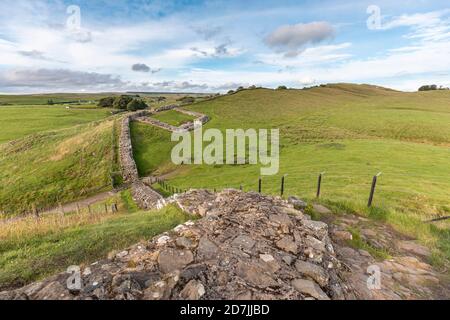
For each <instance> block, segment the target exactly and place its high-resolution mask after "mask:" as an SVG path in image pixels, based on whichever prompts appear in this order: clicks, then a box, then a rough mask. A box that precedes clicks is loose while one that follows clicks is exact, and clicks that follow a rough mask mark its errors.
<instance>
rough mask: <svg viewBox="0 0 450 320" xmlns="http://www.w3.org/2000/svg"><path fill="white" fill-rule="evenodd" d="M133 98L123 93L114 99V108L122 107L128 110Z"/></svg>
mask: <svg viewBox="0 0 450 320" xmlns="http://www.w3.org/2000/svg"><path fill="white" fill-rule="evenodd" d="M132 100H133V98H132V97H130V96H126V95H122V96H120V97H116V98H115V99H114V103H113V108H115V109H121V110H126V109H127V107H128V104H129V103H130V102H131V101H132Z"/></svg>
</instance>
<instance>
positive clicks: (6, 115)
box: [0, 105, 110, 144]
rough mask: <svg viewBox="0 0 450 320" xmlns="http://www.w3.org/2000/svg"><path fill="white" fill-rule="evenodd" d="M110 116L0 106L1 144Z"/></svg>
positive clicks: (95, 111) (56, 108) (100, 111)
mask: <svg viewBox="0 0 450 320" xmlns="http://www.w3.org/2000/svg"><path fill="white" fill-rule="evenodd" d="M109 115H110V112H109V110H105V109H92V110H85V109H78V108H74V109H66V108H65V107H62V106H30V105H27V106H18V105H15V106H0V127H1V128H2V130H1V132H0V144H1V143H4V142H7V141H11V140H16V139H20V138H23V137H25V136H28V135H30V134H33V133H38V132H42V131H48V130H57V129H62V128H69V127H72V126H75V125H79V124H83V123H88V122H93V121H98V120H101V119H104V118H106V117H108V116H109Z"/></svg>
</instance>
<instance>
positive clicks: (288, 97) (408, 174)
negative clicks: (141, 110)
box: [134, 84, 450, 260]
mask: <svg viewBox="0 0 450 320" xmlns="http://www.w3.org/2000/svg"><path fill="white" fill-rule="evenodd" d="M189 109H191V110H194V111H198V112H201V113H204V114H207V115H209V116H210V117H211V118H212V120H211V122H209V123H208V124H207V125H206V126H205V128H219V129H221V130H222V131H224V130H225V129H227V128H243V129H247V128H256V129H258V128H268V129H269V128H279V129H280V136H281V159H280V162H281V168H280V172H279V175H277V176H270V177H263V192H264V193H268V194H279V192H280V180H281V176H282V175H283V174H287V175H288V176H287V178H286V195H292V194H295V195H298V196H300V197H303V198H305V199H308V200H312V199H313V198H314V195H315V191H316V183H317V177H318V174H319V173H320V172H326V174H325V178H324V182H323V183H324V184H323V190H322V191H323V193H322V200H321V201H323V202H327V203H328V204H329V205H330V206H333V207H334V208H336V210H337V209H339V208H343V209H344V210H345V211H347V212H348V211H356V212H358V213H360V214H364V215H371V216H374V217H375V218H380V219H383V220H386V221H388V222H390V223H391V224H392V225H394V226H395V227H396V228H397V229H399V230H401V231H404V232H406V233H408V234H410V235H411V236H415V237H419V238H420V239H421V240H422V241H423V242H424V243H426V244H428V245H430V246H431V247H433V248H435V249H436V248H440V249H441V250H437V251H438V252H437V255H438V256H439V255H440V253H444V256H446V257H447V258H449V257H450V232H449V230H448V228H446V227H444V228H440V227H435V226H432V225H430V224H423V223H422V221H424V220H426V219H429V218H431V217H435V216H437V215H448V213H449V212H450V203H449V199H450V179H449V177H450V94H449V93H448V92H421V93H402V92H396V91H392V90H387V89H383V88H378V87H372V86H364V85H362V86H356V85H346V84H342V85H330V86H328V87H326V88H323V87H321V88H314V89H310V90H275V91H274V90H268V89H255V90H244V91H242V92H239V93H237V94H234V95H228V96H224V97H221V98H218V99H214V100H210V101H205V102H201V103H197V104H194V105H192V106H191V107H189ZM152 130H155V131H158V130H157V129H152ZM134 138H135V139H136V140H139V139H140V138H141V136H140V135H139V134H138V133H136V134H135V135H134ZM143 141H144V144H143V143H142V142H143ZM154 142H155V141H153V140H152V139H148V140H147V139H142V140H140V142H139V143H138V145H139V148H138V149H137V150H136V156H137V157H138V158H139V157H141V156H142V155H143V153H142V151H143V152H147V155H146V156H145V157H143V158H144V159H145V158H146V157H149V156H150V152H149V150H152V152H153V153H155V152H156V153H158V161H157V162H154V163H153V164H152V165H151V166H149V165H147V166H146V165H145V164H144V165H143V162H142V161H141V162H138V166H139V169H140V171H141V172H145V173H146V174H150V173H151V170H157V173H162V174H164V173H165V172H169V171H173V169H174V168H173V166H172V165H171V164H170V150H171V148H170V147H169V145H168V143H169V140H168V138H166V144H165V145H164V143H163V142H162V140H161V139H158V141H156V144H153V143H154ZM146 144H147V146H146ZM161 145H162V146H161ZM162 159H163V160H162ZM157 165H158V167H157ZM378 172H383V174H382V176H381V177H380V180H379V185H378V188H377V192H376V195H375V206H376V207H375V208H374V209H371V210H368V209H367V208H366V203H367V198H368V194H369V191H370V185H371V181H372V177H373V175H375V174H377V173H378ZM258 177H259V167H258V166H253V165H216V166H206V165H200V166H183V167H181V168H179V169H178V174H176V175H175V174H173V175H172V178H171V179H170V181H169V183H170V184H172V185H174V186H176V187H180V188H183V189H184V188H209V189H213V188H217V189H220V188H226V187H234V188H237V187H239V186H240V185H243V186H244V188H245V190H257V186H258ZM441 257H442V255H441ZM437 260H439V258H437Z"/></svg>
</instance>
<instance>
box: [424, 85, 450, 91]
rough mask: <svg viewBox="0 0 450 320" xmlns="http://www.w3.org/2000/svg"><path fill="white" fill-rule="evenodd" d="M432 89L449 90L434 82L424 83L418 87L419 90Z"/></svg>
mask: <svg viewBox="0 0 450 320" xmlns="http://www.w3.org/2000/svg"><path fill="white" fill-rule="evenodd" d="M433 90H449V88H445V87H443V86H440V87H438V86H437V85H435V84H431V85H424V86H421V87H420V88H419V91H433Z"/></svg>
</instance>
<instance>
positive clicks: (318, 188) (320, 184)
mask: <svg viewBox="0 0 450 320" xmlns="http://www.w3.org/2000/svg"><path fill="white" fill-rule="evenodd" d="M324 174H325V172H322V173H321V174H319V180H318V181H317V194H316V197H317V198H320V192H321V190H322V177H323V175H324Z"/></svg>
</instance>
